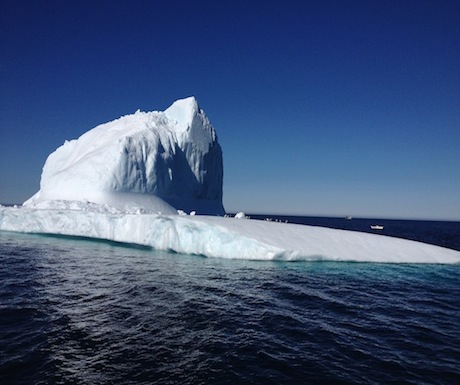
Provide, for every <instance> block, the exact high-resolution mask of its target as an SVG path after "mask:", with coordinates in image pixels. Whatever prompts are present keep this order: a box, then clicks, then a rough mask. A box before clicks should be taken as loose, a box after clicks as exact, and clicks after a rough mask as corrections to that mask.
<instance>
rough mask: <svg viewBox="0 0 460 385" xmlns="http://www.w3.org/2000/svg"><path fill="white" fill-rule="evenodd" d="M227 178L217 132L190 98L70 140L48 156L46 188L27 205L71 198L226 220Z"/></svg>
mask: <svg viewBox="0 0 460 385" xmlns="http://www.w3.org/2000/svg"><path fill="white" fill-rule="evenodd" d="M222 180H223V162H222V150H221V148H220V145H219V143H218V142H217V136H216V133H215V130H214V128H213V127H212V126H211V123H210V122H209V119H208V118H207V116H206V115H205V113H204V111H203V110H201V109H200V108H199V106H198V102H197V101H196V99H195V98H194V97H189V98H186V99H181V100H178V101H176V102H174V103H173V104H172V105H171V106H170V107H169V108H168V109H166V110H165V111H164V112H158V111H154V112H140V111H137V112H136V113H135V114H132V115H127V116H123V117H121V118H119V119H116V120H114V121H112V122H109V123H105V124H101V125H99V126H97V127H95V128H93V129H92V130H90V131H88V132H86V133H85V134H83V135H82V136H80V138H78V139H76V140H71V141H66V142H65V143H64V144H63V145H62V146H61V147H59V148H58V149H57V150H56V151H54V152H53V153H52V154H50V155H49V157H48V159H47V160H46V162H45V165H44V167H43V171H42V176H41V181H40V190H39V191H38V192H37V193H36V194H35V195H34V196H33V197H32V198H30V199H29V200H27V201H26V202H25V203H24V205H25V206H28V207H39V206H40V205H42V204H43V202H49V201H62V200H65V201H82V202H93V203H99V204H110V205H111V206H114V207H116V208H119V209H132V208H133V207H137V208H138V209H139V210H141V211H144V212H162V213H173V212H175V211H176V210H184V211H186V212H189V211H191V210H196V211H197V213H199V214H212V215H222V214H224V208H223V205H222Z"/></svg>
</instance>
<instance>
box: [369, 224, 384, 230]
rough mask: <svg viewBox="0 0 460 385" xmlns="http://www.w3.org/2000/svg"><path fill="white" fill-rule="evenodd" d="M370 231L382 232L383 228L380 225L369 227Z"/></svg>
mask: <svg viewBox="0 0 460 385" xmlns="http://www.w3.org/2000/svg"><path fill="white" fill-rule="evenodd" d="M371 229H372V230H383V226H382V225H371Z"/></svg>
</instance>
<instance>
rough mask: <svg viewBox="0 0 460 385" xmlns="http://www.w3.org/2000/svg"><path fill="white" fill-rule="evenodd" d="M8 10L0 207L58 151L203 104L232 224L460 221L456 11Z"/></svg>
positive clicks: (285, 5)
mask: <svg viewBox="0 0 460 385" xmlns="http://www.w3.org/2000/svg"><path fill="white" fill-rule="evenodd" d="M0 3H1V9H0V97H1V99H0V129H1V131H0V202H4V203H10V202H22V201H24V200H25V199H27V198H28V197H30V196H31V195H32V194H34V193H35V192H36V191H37V190H38V188H39V180H40V173H41V168H42V166H43V164H44V161H45V159H46V157H47V155H48V154H49V153H50V152H52V151H53V150H54V149H55V148H56V147H58V146H59V145H61V144H62V143H63V142H64V140H66V139H73V138H76V137H78V136H80V135H81V134H82V133H84V132H85V131H87V130H89V129H91V128H93V127H95V126H96V125H98V124H100V123H104V122H107V121H110V120H113V119H115V118H118V117H120V116H121V115H125V114H128V113H133V112H135V111H136V110H137V109H138V108H140V109H141V110H145V111H151V110H163V109H165V108H166V107H168V106H169V105H170V104H171V103H172V102H173V101H174V100H176V99H179V98H183V97H187V96H190V95H195V96H196V97H197V98H198V101H199V103H200V105H201V107H202V108H203V109H204V110H205V111H206V113H207V115H208V116H209V118H210V119H211V122H212V124H213V126H214V127H215V128H216V130H217V133H218V136H219V141H220V143H221V145H222V147H223V150H224V204H225V207H226V209H227V211H236V210H244V211H246V212H259V213H289V214H290V213H294V214H299V215H325V216H342V215H346V214H350V215H354V216H367V217H392V218H431V219H454V220H460V2H458V1H457V0H452V1H443V0H434V1H423V0H414V1H404V0H394V1H384V0H381V1H377V0H375V1H373V0H363V1H351V0H350V1H346V0H343V1H328V0H318V1H288V0H284V1H267V0H266V1H248V0H246V1H228V2H224V1H136V0H130V1H94V0H91V1H81V0H79V1H50V0H46V1H21V0H11V1H5V0H2V1H1V2H0Z"/></svg>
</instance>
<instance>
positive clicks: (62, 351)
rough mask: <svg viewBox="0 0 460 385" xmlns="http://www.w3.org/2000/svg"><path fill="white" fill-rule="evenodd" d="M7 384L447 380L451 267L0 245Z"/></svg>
mask: <svg viewBox="0 0 460 385" xmlns="http://www.w3.org/2000/svg"><path fill="white" fill-rule="evenodd" d="M1 237H2V239H1V241H2V243H0V245H1V249H0V250H1V259H0V285H1V286H0V289H1V290H0V299H1V302H0V332H1V339H2V341H3V342H4V343H3V348H2V350H1V356H0V375H1V376H2V377H1V379H2V383H11V384H29V383H36V384H107V383H123V384H142V383H144V384H152V383H161V384H164V383H181V384H212V383H216V384H217V383H219V384H233V383H254V384H255V383H264V384H279V383H284V384H286V383H293V384H294V383H305V382H307V383H335V384H382V383H407V384H449V383H451V384H455V383H457V380H458V378H459V376H460V370H459V367H460V365H459V357H460V331H459V329H458V325H459V324H460V310H459V309H460V302H459V301H460V285H459V278H460V271H459V268H458V266H434V265H433V266H410V265H378V264H364V265H363V264H346V263H322V262H315V263H307V262H305V263H295V264H292V263H291V264H289V263H282V262H273V263H260V262H251V261H226V260H210V259H205V258H200V257H193V256H185V255H179V254H168V253H165V252H156V251H153V250H148V249H138V248H129V247H118V246H115V245H111V244H107V243H102V242H89V241H85V240H69V239H65V240H64V239H59V238H47V237H34V236H25V235H21V236H19V238H15V236H13V235H10V236H9V238H8V239H5V235H1Z"/></svg>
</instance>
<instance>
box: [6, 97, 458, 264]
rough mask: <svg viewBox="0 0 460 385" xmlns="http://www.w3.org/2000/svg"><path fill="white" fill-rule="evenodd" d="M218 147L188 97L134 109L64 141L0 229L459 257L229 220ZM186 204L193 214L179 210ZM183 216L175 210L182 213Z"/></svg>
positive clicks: (246, 247) (250, 255)
mask: <svg viewBox="0 0 460 385" xmlns="http://www.w3.org/2000/svg"><path fill="white" fill-rule="evenodd" d="M222 170H223V167H222V151H221V148H220V146H219V144H218V142H217V137H216V133H215V131H214V129H213V127H212V126H211V124H210V122H209V120H208V118H207V117H206V115H205V114H204V112H203V110H201V109H200V108H199V107H198V103H197V102H196V100H195V98H187V99H183V100H178V101H176V102H175V103H174V104H173V105H172V106H171V107H169V108H168V109H167V110H165V111H164V112H137V113H135V114H133V115H128V116H124V117H122V118H120V119H118V120H115V121H113V122H109V123H106V124H102V125H100V126H98V127H96V128H94V129H92V130H90V131H88V132H87V133H85V134H84V135H82V136H81V137H80V138H79V139H77V140H72V141H70V142H66V143H65V144H64V145H63V146H61V147H59V148H58V149H57V150H56V151H55V152H53V153H52V154H51V155H50V156H49V157H48V159H47V161H46V163H45V166H44V168H43V173H42V178H41V182H40V191H39V192H37V193H36V194H35V195H34V196H33V197H32V198H30V199H29V200H27V201H26V202H25V203H24V205H23V206H22V207H1V206H0V230H4V231H17V232H28V233H45V234H61V235H72V236H83V237H92V238H99V239H106V240H111V241H117V242H126V243H136V244H140V245H145V246H151V247H154V248H156V249H161V250H172V251H175V252H178V253H189V254H197V255H203V256H207V257H219V258H239V259H259V260H335V261H367V262H393V263H460V252H458V251H455V250H450V249H446V248H442V247H437V246H432V245H428V244H424V243H420V242H414V241H408V240H402V239H397V238H390V237H385V236H381V235H374V234H366V233H359V232H352V231H345V230H334V229H327V228H321V227H313V226H303V225H294V224H286V223H277V222H267V221H257V220H251V219H248V218H247V217H246V216H245V215H244V214H243V213H239V214H238V215H237V217H236V218H235V217H234V218H227V217H223V216H219V215H223V214H224V208H223V205H222V175H223V171H222ZM191 210H193V213H195V212H196V213H197V214H213V216H209V215H193V216H192V215H184V214H185V213H188V212H190V211H191ZM180 214H181V215H180Z"/></svg>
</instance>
